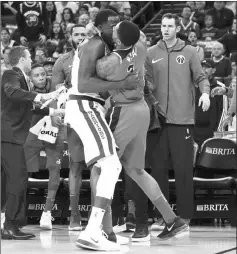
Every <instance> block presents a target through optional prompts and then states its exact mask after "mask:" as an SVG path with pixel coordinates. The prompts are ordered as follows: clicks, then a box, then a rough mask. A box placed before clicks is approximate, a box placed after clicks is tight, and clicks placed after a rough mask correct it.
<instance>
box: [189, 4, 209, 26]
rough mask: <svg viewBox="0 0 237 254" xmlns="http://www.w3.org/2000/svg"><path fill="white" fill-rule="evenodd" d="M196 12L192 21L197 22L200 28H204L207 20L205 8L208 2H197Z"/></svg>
mask: <svg viewBox="0 0 237 254" xmlns="http://www.w3.org/2000/svg"><path fill="white" fill-rule="evenodd" d="M195 4H196V10H195V11H194V14H193V16H192V21H194V22H196V23H197V24H198V25H199V28H200V29H202V28H204V19H205V6H206V2H205V1H201V2H195Z"/></svg>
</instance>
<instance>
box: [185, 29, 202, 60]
mask: <svg viewBox="0 0 237 254" xmlns="http://www.w3.org/2000/svg"><path fill="white" fill-rule="evenodd" d="M188 40H189V41H190V42H191V45H192V46H193V47H195V48H196V50H197V53H198V57H199V59H200V61H202V60H203V59H204V49H203V48H202V47H200V46H198V45H197V34H196V32H195V31H190V32H189V34H188Z"/></svg>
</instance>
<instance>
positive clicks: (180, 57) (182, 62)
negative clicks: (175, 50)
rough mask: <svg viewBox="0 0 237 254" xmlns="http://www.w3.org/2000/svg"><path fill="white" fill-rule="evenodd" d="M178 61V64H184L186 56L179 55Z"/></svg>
mask: <svg viewBox="0 0 237 254" xmlns="http://www.w3.org/2000/svg"><path fill="white" fill-rule="evenodd" d="M176 62H177V63H178V64H184V63H185V57H184V56H183V55H179V56H177V57H176Z"/></svg>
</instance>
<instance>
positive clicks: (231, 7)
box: [225, 1, 236, 16]
mask: <svg viewBox="0 0 237 254" xmlns="http://www.w3.org/2000/svg"><path fill="white" fill-rule="evenodd" d="M225 7H226V8H227V9H229V10H231V11H233V13H234V15H235V16H236V1H233V2H232V1H226V3H225Z"/></svg>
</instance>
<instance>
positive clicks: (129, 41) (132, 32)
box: [116, 20, 140, 47]
mask: <svg viewBox="0 0 237 254" xmlns="http://www.w3.org/2000/svg"><path fill="white" fill-rule="evenodd" d="M116 29H117V35H118V39H119V40H120V41H121V43H122V44H123V45H124V46H126V47H131V46H133V45H135V44H136V43H137V42H138V40H139V38H140V29H139V28H138V26H137V25H136V24H134V23H133V22H130V21H127V20H124V21H122V22H120V23H118V24H117V26H116Z"/></svg>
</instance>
